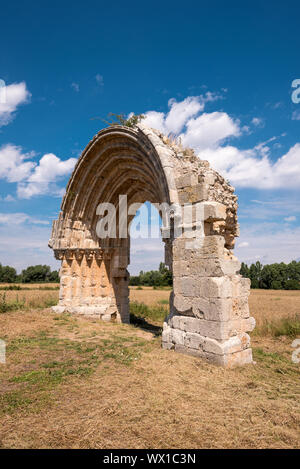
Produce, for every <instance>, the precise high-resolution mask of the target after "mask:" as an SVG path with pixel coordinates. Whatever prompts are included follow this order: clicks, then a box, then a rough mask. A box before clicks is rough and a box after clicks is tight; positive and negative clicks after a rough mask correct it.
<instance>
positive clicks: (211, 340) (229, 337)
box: [162, 202, 255, 367]
mask: <svg viewBox="0 0 300 469" xmlns="http://www.w3.org/2000/svg"><path fill="white" fill-rule="evenodd" d="M199 208H201V210H200V215H201V220H202V225H201V220H200V219H199V220H197V221H196V223H195V224H194V227H196V229H194V230H192V231H188V227H187V226H185V228H186V231H185V232H184V233H183V234H182V236H180V237H178V238H175V239H174V240H173V288H174V293H173V294H172V295H171V298H170V314H169V316H168V317H167V318H166V321H165V323H164V328H163V334H162V345H163V347H164V348H166V349H174V350H176V351H178V352H182V353H188V354H191V355H194V356H199V357H203V358H206V359H207V360H209V361H211V362H214V363H216V364H219V365H223V366H228V367H231V366H234V365H242V364H246V363H251V362H252V351H251V348H250V337H249V336H248V334H247V332H249V331H251V330H252V329H253V328H254V326H255V321H254V319H253V318H250V314H249V307H248V296H249V292H250V281H249V279H245V278H242V277H241V275H239V274H238V272H239V270H240V263H239V262H238V260H237V259H236V258H235V257H234V256H233V254H232V253H231V252H230V251H229V250H228V249H226V248H225V238H224V236H222V235H217V234H214V230H213V225H214V223H216V222H221V221H222V220H223V221H225V220H226V207H225V206H224V205H222V204H220V203H216V202H211V203H210V202H205V203H202V204H201V207H200V206H199ZM183 228H184V227H183Z"/></svg>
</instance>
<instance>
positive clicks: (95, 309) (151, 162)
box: [49, 124, 254, 366]
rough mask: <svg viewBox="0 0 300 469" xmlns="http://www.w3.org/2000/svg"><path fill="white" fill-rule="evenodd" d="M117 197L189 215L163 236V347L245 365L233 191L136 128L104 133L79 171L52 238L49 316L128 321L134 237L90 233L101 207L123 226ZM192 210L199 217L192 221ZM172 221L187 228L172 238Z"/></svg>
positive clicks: (249, 321) (248, 356)
mask: <svg viewBox="0 0 300 469" xmlns="http://www.w3.org/2000/svg"><path fill="white" fill-rule="evenodd" d="M120 195H126V196H127V204H128V206H129V205H131V204H132V203H138V204H142V203H144V202H145V201H149V202H151V203H158V204H163V203H165V204H168V205H172V204H173V205H174V206H175V205H176V206H177V207H180V208H182V207H185V206H189V207H193V208H192V210H194V212H191V213H192V215H191V217H192V218H190V219H189V223H187V222H186V219H185V218H183V217H182V216H181V217H179V218H180V220H179V221H178V220H177V221H176V220H175V218H176V216H175V217H171V220H170V226H166V227H164V229H163V230H162V236H163V241H164V242H165V262H166V264H167V265H168V266H169V268H170V269H172V271H173V278H174V287H173V292H172V294H171V296H170V314H169V316H168V317H167V318H166V320H165V323H164V330H163V335H162V345H163V347H164V348H166V349H175V350H177V351H179V352H184V353H190V354H192V355H195V356H199V357H203V358H205V359H207V360H209V361H212V362H215V363H217V364H221V365H224V366H233V365H236V364H243V363H249V362H251V361H252V353H251V348H250V339H249V336H248V334H247V332H248V331H249V330H252V329H253V327H254V320H253V318H250V315H249V307H248V295H249V281H248V279H243V278H242V277H241V276H240V275H239V273H238V272H239V269H240V264H239V262H238V260H237V259H236V258H235V257H234V255H233V252H232V250H233V247H234V239H235V237H236V236H237V235H238V223H237V213H236V212H237V198H236V196H235V195H234V189H233V188H232V187H231V186H230V185H229V184H228V183H227V182H226V181H225V180H224V179H223V178H222V177H221V176H220V175H219V174H218V173H216V172H215V171H213V170H212V169H211V168H210V167H209V164H208V163H207V162H205V161H201V160H199V159H198V158H197V157H196V156H195V154H194V153H193V151H192V150H190V149H183V148H182V147H181V145H178V144H176V143H175V142H172V141H171V140H169V139H168V138H167V137H165V136H163V135H162V134H161V133H159V132H158V131H156V130H154V129H149V128H147V127H145V126H144V125H142V124H140V125H138V126H137V127H135V128H128V127H124V126H113V127H109V128H106V129H104V130H102V131H100V132H99V133H98V134H97V135H96V136H95V137H94V138H93V139H92V140H91V142H90V143H89V144H88V146H87V147H86V149H85V150H84V151H83V153H82V155H81V157H80V158H79V160H78V162H77V165H76V166H75V169H74V171H73V174H72V176H71V178H70V180H69V183H68V185H67V190H66V194H65V196H64V199H63V201H62V206H61V212H60V214H59V217H58V219H57V220H55V221H54V223H53V229H52V235H51V239H50V241H49V246H50V247H51V248H52V249H53V250H54V253H55V256H56V258H57V259H60V260H61V261H62V265H61V270H60V278H61V287H60V299H59V304H58V306H56V307H54V308H55V310H56V311H57V312H64V311H68V312H70V313H76V314H83V315H87V316H93V317H97V318H100V319H103V320H105V321H111V320H116V321H119V322H129V300H128V296H129V289H128V283H129V274H128V271H127V266H128V264H129V255H130V240H129V238H128V237H126V236H124V232H122V228H119V224H118V223H117V232H116V237H115V238H106V239H100V238H99V237H98V236H97V232H96V227H97V220H98V218H99V217H98V216H97V207H98V205H99V203H107V202H108V203H111V204H113V205H114V206H115V207H116V210H117V220H119V215H120V213H123V212H124V207H120V204H122V203H123V202H122V201H121V199H120V198H119V196H120ZM198 209H199V213H201V217H200V218H201V219H199V217H198V215H196V218H195V213H196V214H198V211H197V210H198ZM195 210H196V212H195ZM175 221H176V222H177V225H178V226H179V227H180V228H181V229H182V228H183V229H186V232H184V231H183V232H182V233H181V234H179V235H176V234H175V231H174V229H175V228H174V223H175ZM129 222H130V218H129V219H128V221H127V223H129ZM190 222H192V223H190ZM189 224H191V225H192V228H191V226H189ZM127 227H128V226H127V225H126V226H125V228H126V231H127ZM200 228H201V230H200ZM200 231H201V234H199V233H200ZM169 235H170V236H169ZM192 242H194V244H191V243H192Z"/></svg>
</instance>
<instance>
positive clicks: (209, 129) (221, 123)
mask: <svg viewBox="0 0 300 469" xmlns="http://www.w3.org/2000/svg"><path fill="white" fill-rule="evenodd" d="M240 134H241V131H240V128H239V122H238V121H234V120H233V119H231V117H229V116H228V114H226V113H225V112H211V113H204V114H201V116H199V117H197V118H196V119H190V120H189V121H188V122H187V123H186V132H184V133H182V134H181V135H180V138H181V141H182V143H183V145H187V146H191V147H193V148H195V149H196V150H197V151H199V150H201V149H205V148H211V149H214V148H217V147H218V146H219V145H220V144H221V143H222V142H223V141H224V140H225V139H227V138H228V137H238V136H239V135H240Z"/></svg>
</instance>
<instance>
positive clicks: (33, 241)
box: [0, 221, 60, 272]
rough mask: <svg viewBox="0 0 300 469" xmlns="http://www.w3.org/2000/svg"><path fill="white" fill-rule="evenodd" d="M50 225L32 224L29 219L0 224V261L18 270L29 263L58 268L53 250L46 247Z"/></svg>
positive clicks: (58, 264)
mask: <svg viewBox="0 0 300 469" xmlns="http://www.w3.org/2000/svg"><path fill="white" fill-rule="evenodd" d="M50 232H51V227H50V225H47V226H46V224H45V226H44V225H40V224H32V223H31V222H30V221H28V222H24V223H20V224H19V225H18V224H14V225H11V226H10V229H8V225H7V224H0V262H1V264H2V265H11V266H13V267H15V268H16V269H17V270H18V272H20V270H22V269H25V268H26V267H28V266H29V265H36V264H47V265H50V266H51V268H52V269H55V270H57V269H59V267H60V262H59V261H57V260H55V258H54V255H53V251H52V250H51V249H49V248H48V240H49V238H50Z"/></svg>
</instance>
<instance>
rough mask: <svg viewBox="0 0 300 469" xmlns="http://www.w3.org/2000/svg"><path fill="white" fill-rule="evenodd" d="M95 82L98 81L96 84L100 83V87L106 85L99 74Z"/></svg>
mask: <svg viewBox="0 0 300 469" xmlns="http://www.w3.org/2000/svg"><path fill="white" fill-rule="evenodd" d="M95 80H96V82H97V83H98V85H99V86H103V85H104V80H103V76H102V75H100V74H99V73H97V75H96V76H95Z"/></svg>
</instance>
